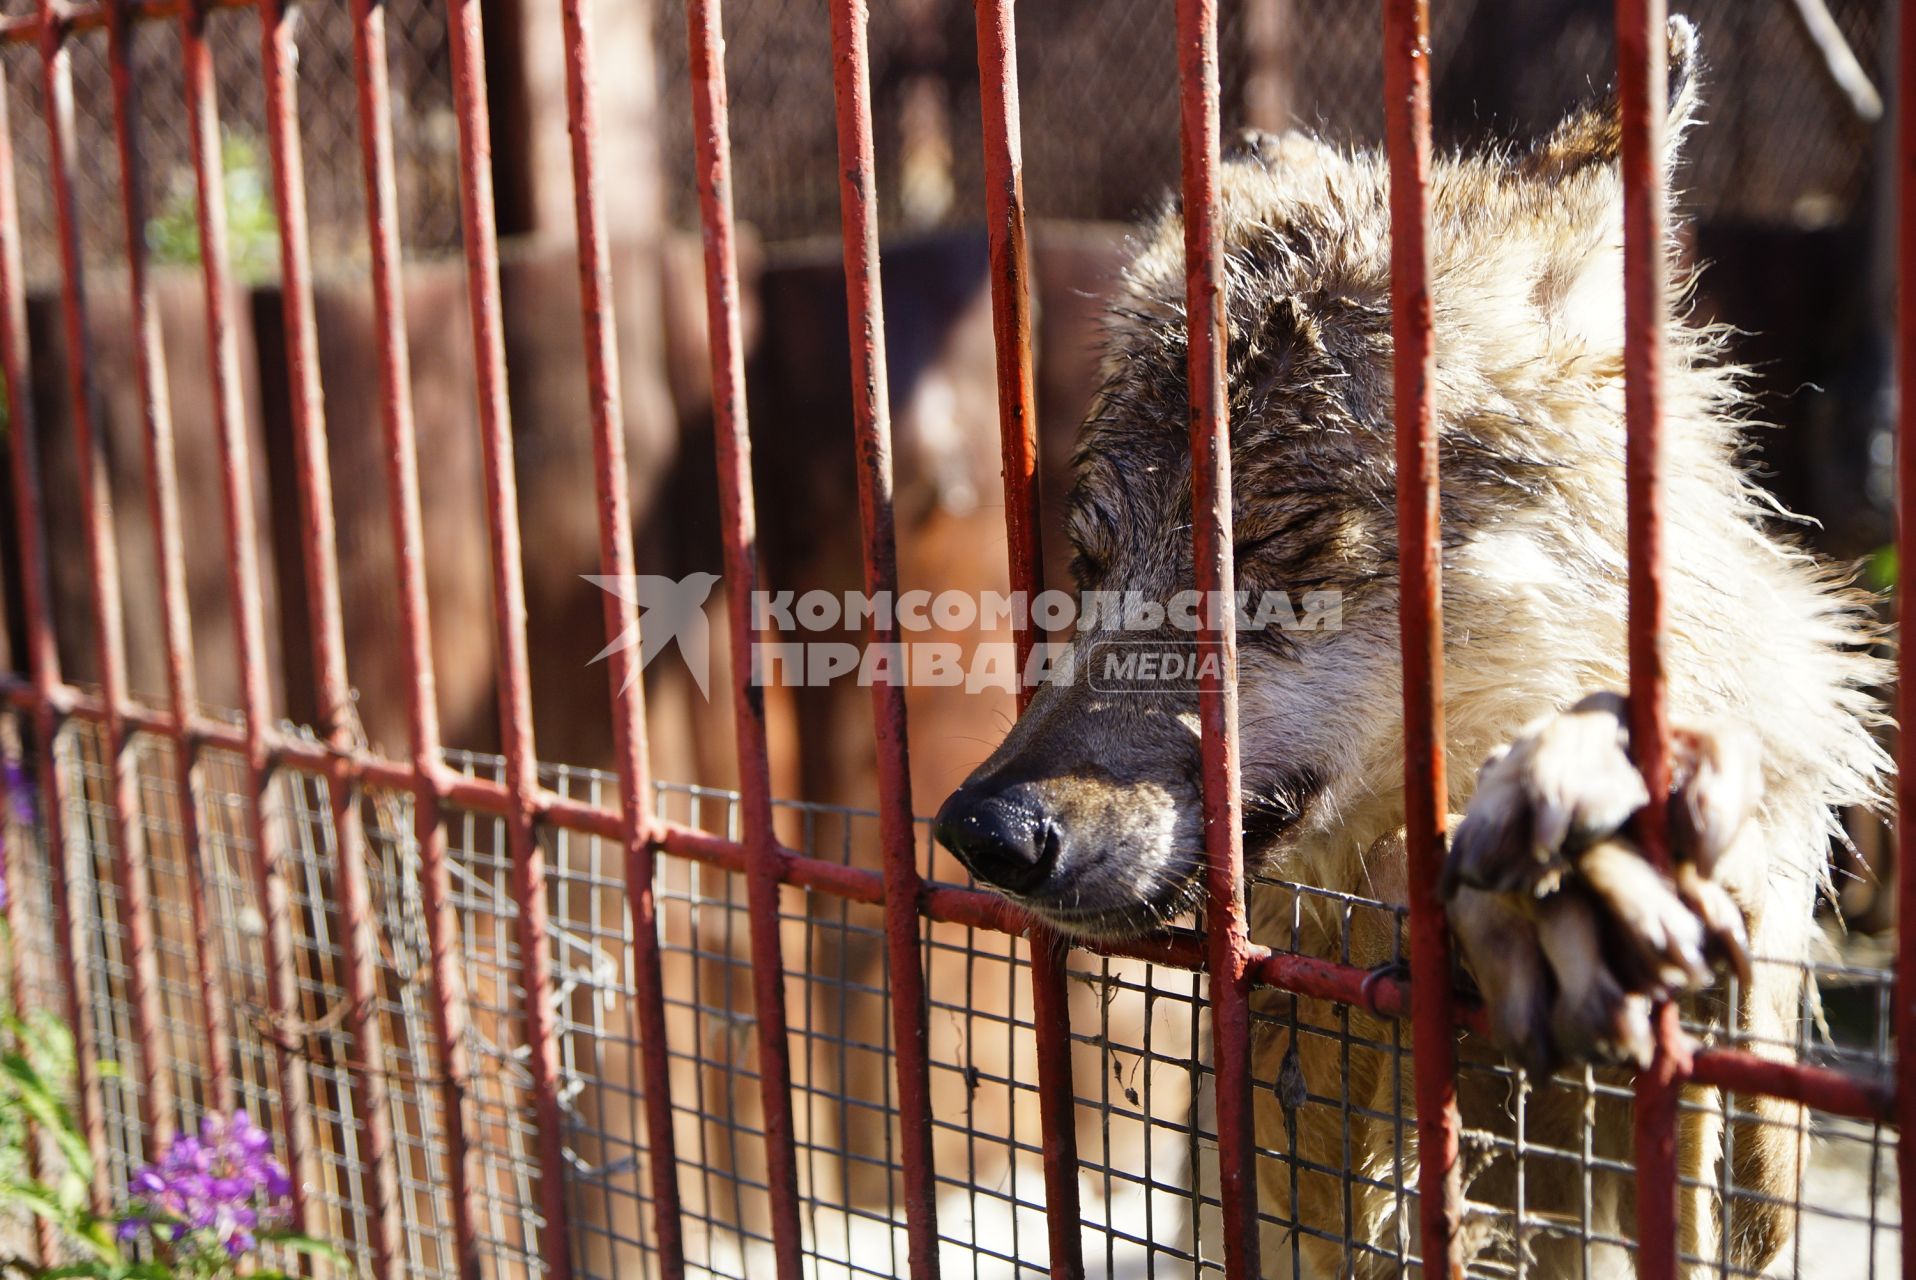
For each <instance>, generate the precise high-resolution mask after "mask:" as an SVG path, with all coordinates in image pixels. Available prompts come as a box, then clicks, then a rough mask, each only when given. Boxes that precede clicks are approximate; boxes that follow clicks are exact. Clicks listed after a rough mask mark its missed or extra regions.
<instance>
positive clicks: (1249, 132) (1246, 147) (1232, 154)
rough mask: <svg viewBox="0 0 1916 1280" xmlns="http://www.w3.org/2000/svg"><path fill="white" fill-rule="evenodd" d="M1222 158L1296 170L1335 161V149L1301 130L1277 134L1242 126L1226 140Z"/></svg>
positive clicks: (1266, 166) (1289, 130) (1269, 167)
mask: <svg viewBox="0 0 1916 1280" xmlns="http://www.w3.org/2000/svg"><path fill="white" fill-rule="evenodd" d="M1224 158H1225V159H1226V160H1227V161H1229V160H1242V161H1247V162H1252V163H1256V164H1261V165H1263V166H1264V167H1265V168H1266V169H1288V170H1292V171H1298V170H1304V169H1315V168H1319V167H1322V166H1323V165H1325V164H1329V163H1334V162H1335V161H1336V159H1337V149H1336V148H1335V147H1333V146H1331V145H1330V144H1329V143H1328V142H1325V141H1324V140H1323V139H1322V138H1319V137H1317V136H1316V135H1315V134H1312V133H1307V132H1305V131H1304V130H1302V129H1285V130H1283V131H1282V132H1279V133H1272V132H1270V131H1269V130H1266V129H1243V130H1240V131H1239V132H1238V133H1237V135H1236V136H1235V137H1232V138H1229V139H1226V141H1225V144H1224Z"/></svg>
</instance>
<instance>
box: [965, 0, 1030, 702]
mask: <svg viewBox="0 0 1916 1280" xmlns="http://www.w3.org/2000/svg"><path fill="white" fill-rule="evenodd" d="M1014 9H1015V0H976V12H977V19H978V96H979V103H980V105H981V107H982V114H983V119H984V133H985V145H984V150H985V226H986V234H987V238H988V242H989V244H990V250H991V332H992V337H993V339H994V340H995V342H996V346H997V354H998V440H999V446H1000V453H1001V455H1002V458H1003V466H1004V481H1005V541H1006V543H1007V545H1008V547H1009V550H1010V554H1011V582H1012V590H1014V591H1029V592H1030V593H1031V595H1030V597H1029V598H1031V599H1035V598H1036V597H1037V594H1038V592H1039V591H1040V590H1042V589H1043V579H1044V559H1043V555H1042V552H1041V540H1040V537H1039V529H1040V527H1041V525H1040V520H1041V518H1042V511H1043V507H1042V504H1041V502H1040V493H1039V474H1038V473H1039V464H1040V457H1039V452H1038V397H1037V392H1036V391H1035V390H1034V389H1033V384H1032V374H1031V283H1030V282H1031V246H1030V239H1029V237H1028V236H1027V235H1026V234H1025V178H1024V154H1023V151H1024V143H1023V136H1022V129H1021V127H1020V121H1019V116H1018V33H1017V18H1016V14H1015V12H1014ZM1015 640H1016V644H1017V654H1018V668H1019V670H1020V671H1023V670H1024V667H1025V663H1026V661H1027V660H1028V659H1029V657H1030V654H1031V648H1032V646H1033V644H1034V643H1035V642H1036V636H1035V635H1034V634H1033V632H1032V629H1031V627H1030V624H1029V618H1028V616H1027V614H1026V612H1025V611H1021V612H1020V614H1019V620H1018V628H1017V632H1016V635H1015ZM1032 692H1033V691H1032V690H1031V689H1029V688H1027V687H1026V686H1025V685H1024V683H1023V682H1022V681H1021V682H1020V684H1019V695H1018V696H1019V698H1020V699H1021V701H1020V702H1019V704H1018V705H1019V709H1020V710H1022V709H1023V707H1024V702H1023V701H1022V700H1023V699H1028V698H1029V697H1030V696H1031V693H1032Z"/></svg>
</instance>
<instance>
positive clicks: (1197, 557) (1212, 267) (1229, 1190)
mask: <svg viewBox="0 0 1916 1280" xmlns="http://www.w3.org/2000/svg"><path fill="white" fill-rule="evenodd" d="M1177 14H1178V83H1179V88H1180V92H1179V99H1180V102H1181V106H1182V110H1181V112H1180V115H1181V130H1180V134H1181V141H1182V151H1183V194H1184V264H1185V265H1184V281H1185V286H1184V287H1185V293H1184V297H1185V303H1184V313H1185V324H1186V327H1187V333H1188V338H1187V344H1188V349H1189V373H1188V381H1189V386H1190V414H1191V528H1192V537H1193V542H1194V547H1195V549H1194V552H1193V566H1194V569H1195V577H1196V583H1195V585H1196V587H1197V590H1198V592H1199V593H1200V596H1201V598H1202V599H1203V600H1205V602H1206V605H1205V620H1204V640H1203V643H1205V644H1207V645H1215V646H1216V651H1217V652H1218V653H1219V654H1221V655H1222V658H1223V661H1222V663H1221V664H1220V665H1221V668H1222V669H1221V670H1207V671H1206V672H1204V673H1203V674H1202V675H1201V677H1200V680H1199V683H1198V723H1199V734H1198V736H1199V742H1200V749H1201V753H1202V760H1203V770H1204V848H1205V853H1206V855H1207V857H1206V866H1205V889H1206V897H1207V901H1206V906H1205V966H1204V969H1205V973H1206V974H1207V975H1208V976H1209V979H1210V996H1211V1039H1212V1044H1213V1045H1214V1046H1215V1048H1214V1057H1215V1059H1216V1068H1217V1155H1218V1199H1219V1201H1220V1204H1221V1207H1222V1210H1223V1217H1224V1271H1225V1274H1226V1275H1227V1276H1230V1277H1232V1280H1255V1277H1256V1276H1257V1275H1258V1274H1259V1268H1258V1240H1257V1236H1258V1229H1257V1144H1256V1136H1255V1134H1254V1132H1253V1127H1252V1112H1251V1005H1250V983H1249V982H1248V981H1247V969H1248V962H1249V958H1250V955H1249V953H1250V937H1249V934H1248V932H1247V929H1246V924H1245V913H1244V887H1243V881H1244V829H1243V813H1242V797H1241V795H1240V793H1239V787H1238V737H1237V627H1236V619H1235V618H1233V617H1232V615H1231V610H1230V609H1228V608H1225V607H1223V606H1222V604H1221V602H1222V601H1225V600H1230V599H1233V598H1234V594H1235V591H1236V587H1235V585H1234V584H1235V576H1234V566H1233V564H1232V543H1231V531H1232V512H1231V496H1232V490H1231V408H1230V406H1231V401H1230V395H1229V392H1228V389H1227V388H1226V385H1225V380H1226V376H1227V373H1226V366H1225V356H1226V342H1227V338H1226V334H1225V307H1226V295H1225V288H1226V285H1225V277H1224V247H1223V229H1222V228H1221V227H1220V225H1219V220H1218V168H1219V166H1220V164H1221V160H1220V157H1219V151H1220V138H1219V132H1220V126H1219V123H1218V68H1217V3H1216V0H1178V6H1177Z"/></svg>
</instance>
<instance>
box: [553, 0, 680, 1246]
mask: <svg viewBox="0 0 1916 1280" xmlns="http://www.w3.org/2000/svg"><path fill="white" fill-rule="evenodd" d="M561 16H562V21H563V23H564V28H565V44H566V59H565V68H566V113H567V116H568V119H569V122H570V124H571V129H570V132H571V135H572V207H573V217H574V220H575V224H576V227H577V233H578V238H579V309H580V319H581V323H582V325H583V327H584V332H585V361H586V383H587V386H586V399H587V402H588V405H589V410H590V413H591V417H592V456H593V467H594V470H595V471H596V472H597V474H598V494H597V499H598V513H599V571H600V572H601V573H603V574H605V575H606V576H607V577H608V578H611V579H613V580H614V581H627V582H629V581H631V580H632V576H633V574H634V572H635V567H634V558H633V554H632V500H631V496H630V493H629V482H628V479H627V476H626V456H625V415H624V410H623V407H622V401H621V399H620V389H619V360H618V353H619V344H618V329H617V321H616V319H615V317H614V315H613V310H612V262H611V257H610V254H609V251H608V248H607V240H606V230H605V206H604V202H603V201H602V200H601V198H600V195H599V118H598V106H597V93H598V89H597V73H596V67H595V62H594V57H593V50H592V20H591V18H592V15H591V12H590V10H589V8H588V0H564V3H563V4H562V6H561ZM601 594H602V595H603V596H604V607H605V632H606V655H605V656H606V675H607V679H608V680H609V681H610V682H611V688H612V754H613V757H614V759H615V760H616V761H617V771H618V776H619V816H620V819H621V822H620V830H619V836H618V839H619V843H620V845H621V847H622V848H623V849H624V851H625V884H626V896H627V902H628V906H629V909H630V910H631V913H632V966H633V968H632V976H633V1002H634V1004H635V1006H636V1007H635V1009H634V1017H635V1018H636V1020H637V1025H638V1033H639V1055H640V1073H641V1083H642V1085H643V1087H644V1092H645V1133H646V1145H647V1147H648V1148H649V1157H650V1166H649V1167H650V1170H651V1181H652V1222H653V1230H654V1239H655V1242H656V1244H657V1247H658V1255H659V1268H660V1271H661V1273H662V1275H663V1276H664V1278H665V1280H678V1278H679V1277H681V1276H683V1275H684V1274H685V1227H684V1215H683V1213H682V1212H681V1209H680V1201H679V1156H678V1139H677V1137H676V1135H675V1134H674V1132H673V1120H672V1073H671V1064H670V1062H669V1060H668V1057H667V1054H666V1025H665V988H664V983H663V979H662V978H661V973H660V959H659V926H658V903H657V898H656V896H655V890H654V880H655V878H656V871H657V854H656V850H655V848H654V844H653V832H654V826H655V819H654V815H653V813H652V804H651V797H652V767H651V762H650V760H649V758H648V753H647V750H646V736H645V685H644V682H643V681H642V680H641V679H640V678H639V672H638V669H637V667H636V666H635V665H634V662H633V655H634V654H636V653H638V652H639V651H640V650H639V634H640V633H639V609H638V603H637V602H636V601H635V600H634V599H633V598H632V594H631V593H630V592H627V591H605V592H602V593H601Z"/></svg>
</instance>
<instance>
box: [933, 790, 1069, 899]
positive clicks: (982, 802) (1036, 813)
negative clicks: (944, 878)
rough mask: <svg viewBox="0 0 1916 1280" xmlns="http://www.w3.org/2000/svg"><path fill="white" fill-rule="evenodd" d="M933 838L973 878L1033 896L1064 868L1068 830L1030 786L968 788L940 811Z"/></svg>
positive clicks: (1010, 891) (955, 794)
mask: <svg viewBox="0 0 1916 1280" xmlns="http://www.w3.org/2000/svg"><path fill="white" fill-rule="evenodd" d="M932 834H933V835H934V836H936V837H937V839H938V842H939V843H940V844H942V845H944V846H945V848H947V849H949V850H951V851H952V852H953V853H954V854H956V855H957V856H958V860H959V861H960V862H963V863H964V864H965V866H966V867H967V868H969V869H970V871H971V873H972V874H973V875H975V876H977V877H978V878H979V879H980V880H982V881H984V882H986V883H987V884H990V885H993V886H995V887H996V888H999V889H1002V890H1004V891H1005V892H1007V893H1017V894H1021V893H1028V892H1030V891H1031V890H1033V889H1035V888H1037V887H1038V886H1039V885H1041V884H1043V883H1044V882H1045V881H1046V880H1047V879H1048V878H1050V876H1051V873H1052V870H1053V869H1054V868H1055V867H1056V866H1057V864H1058V854H1059V851H1060V846H1061V845H1062V844H1063V842H1064V832H1063V829H1062V828H1061V827H1060V825H1059V824H1058V822H1057V820H1056V819H1055V818H1054V817H1053V815H1052V814H1051V812H1050V810H1049V809H1048V808H1047V807H1046V806H1045V804H1044V802H1043V801H1042V800H1040V799H1039V798H1038V796H1037V794H1036V791H1035V790H1034V789H1033V788H1032V787H1031V786H1029V785H1028V784H1018V785H1014V786H1011V787H1005V788H998V787H993V786H974V785H966V786H963V787H960V788H959V789H958V790H957V791H954V792H953V793H952V794H951V796H950V798H949V799H947V800H946V801H945V803H944V805H943V807H941V808H940V809H939V810H938V817H937V818H936V819H935V820H934V822H933V826H932Z"/></svg>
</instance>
